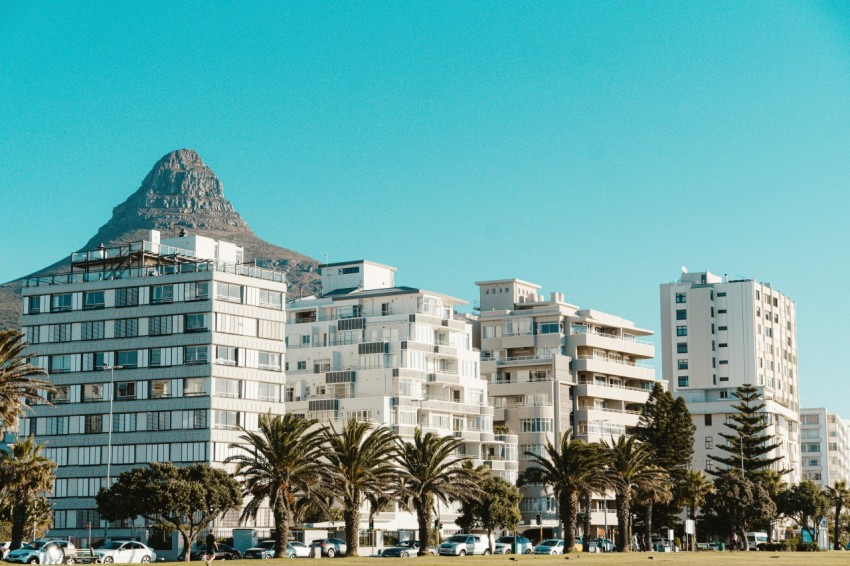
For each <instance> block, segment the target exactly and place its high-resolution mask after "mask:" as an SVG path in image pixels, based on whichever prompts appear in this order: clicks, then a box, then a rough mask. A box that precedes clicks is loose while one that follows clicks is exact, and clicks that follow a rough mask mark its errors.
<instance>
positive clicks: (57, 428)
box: [44, 417, 68, 435]
mask: <svg viewBox="0 0 850 566" xmlns="http://www.w3.org/2000/svg"><path fill="white" fill-rule="evenodd" d="M44 420H45V421H46V422H45V434H51V435H52V434H68V417H47V418H46V419H44Z"/></svg>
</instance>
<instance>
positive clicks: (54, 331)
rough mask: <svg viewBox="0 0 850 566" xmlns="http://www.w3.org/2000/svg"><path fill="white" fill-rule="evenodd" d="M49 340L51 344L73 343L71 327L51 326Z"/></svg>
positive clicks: (67, 325)
mask: <svg viewBox="0 0 850 566" xmlns="http://www.w3.org/2000/svg"><path fill="white" fill-rule="evenodd" d="M48 328H49V332H50V334H49V340H50V341H51V342H70V341H71V325H70V323H65V324H51V325H50V326H49V327H48Z"/></svg>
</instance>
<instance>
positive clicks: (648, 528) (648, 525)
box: [643, 499, 653, 550]
mask: <svg viewBox="0 0 850 566" xmlns="http://www.w3.org/2000/svg"><path fill="white" fill-rule="evenodd" d="M652 507H653V505H652V499H649V500H647V502H646V519H645V521H644V527H645V528H644V540H643V544H644V548H646V549H647V550H652Z"/></svg>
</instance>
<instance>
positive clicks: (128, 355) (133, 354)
mask: <svg viewBox="0 0 850 566" xmlns="http://www.w3.org/2000/svg"><path fill="white" fill-rule="evenodd" d="M115 365H116V366H121V367H123V368H124V369H133V368H137V367H139V351H138V350H121V351H120V352H115Z"/></svg>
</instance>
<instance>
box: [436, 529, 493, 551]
mask: <svg viewBox="0 0 850 566" xmlns="http://www.w3.org/2000/svg"><path fill="white" fill-rule="evenodd" d="M437 552H438V553H439V554H440V556H466V555H467V554H490V544H489V543H488V541H487V537H482V536H479V535H467V534H458V535H452V536H450V537H449V538H447V539H446V540H445V542H443V544H441V545H440V546H439V547H438V548H437Z"/></svg>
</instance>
